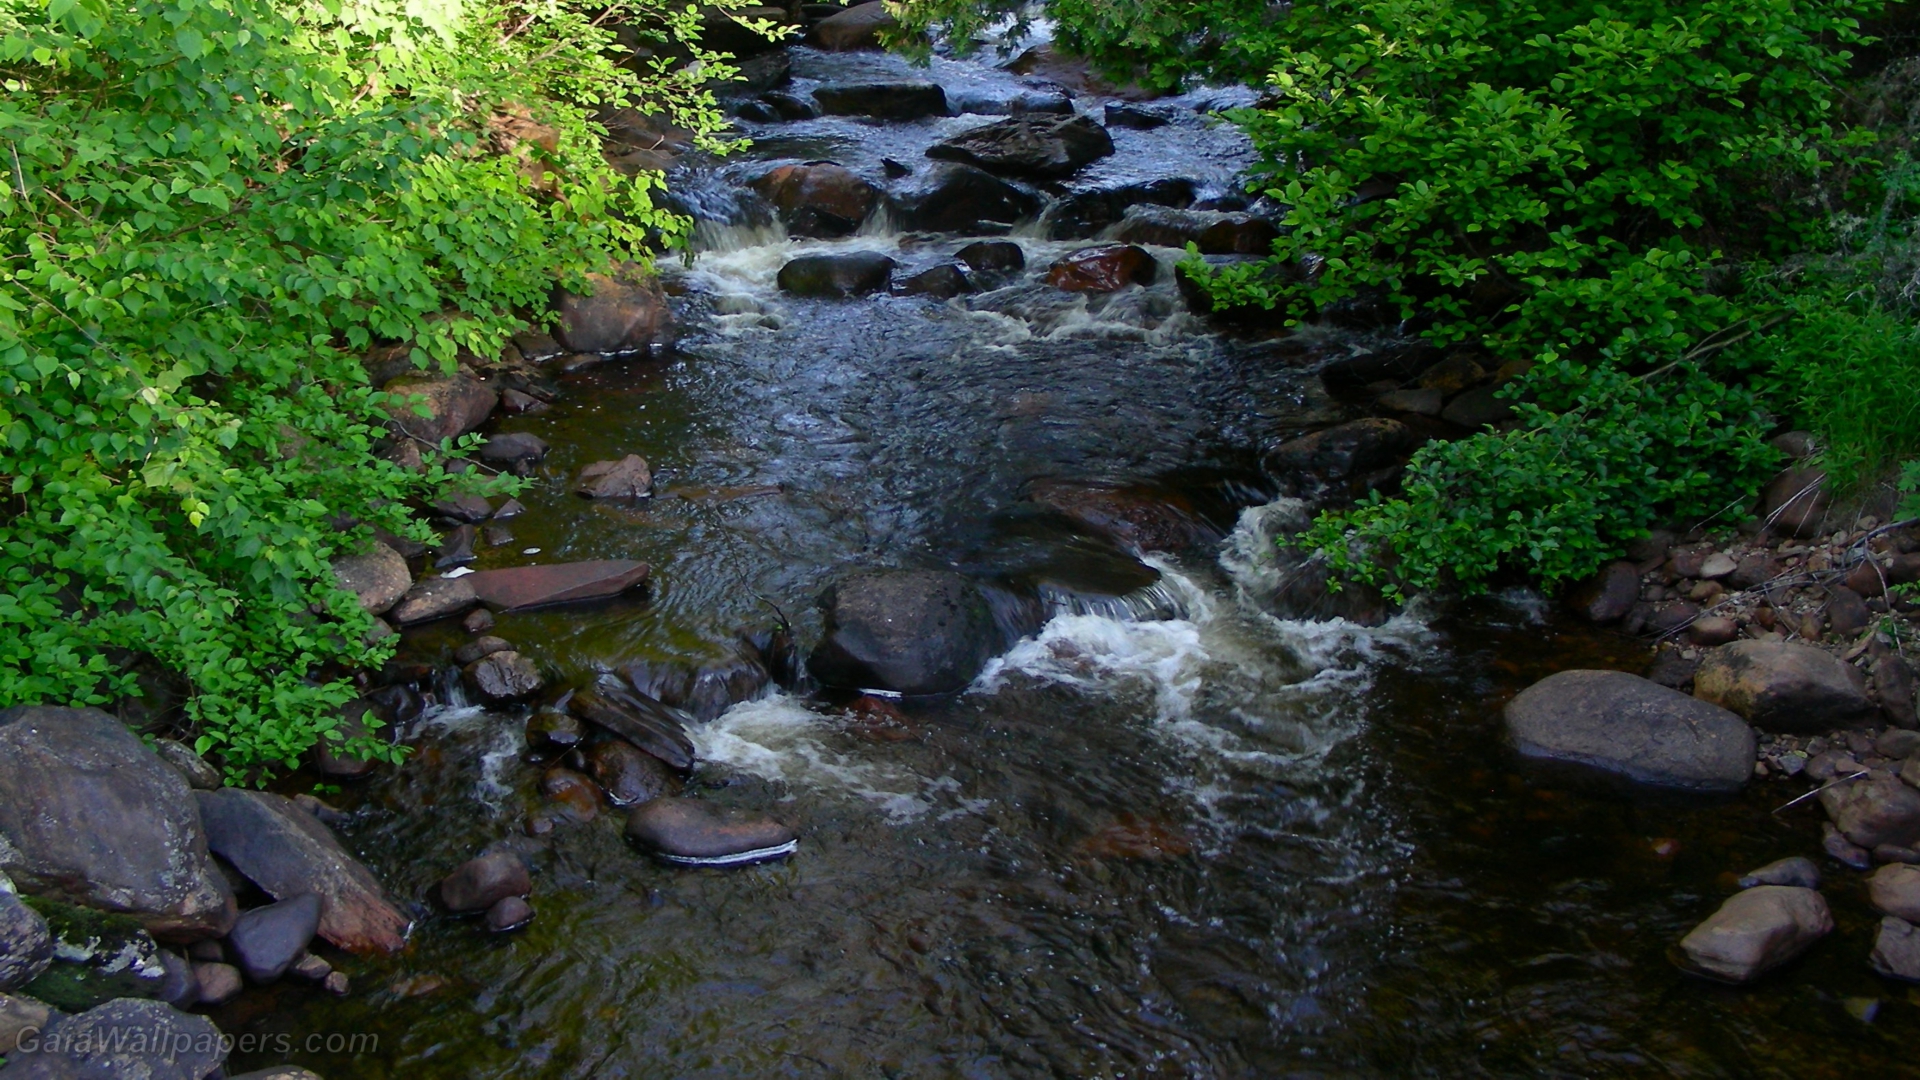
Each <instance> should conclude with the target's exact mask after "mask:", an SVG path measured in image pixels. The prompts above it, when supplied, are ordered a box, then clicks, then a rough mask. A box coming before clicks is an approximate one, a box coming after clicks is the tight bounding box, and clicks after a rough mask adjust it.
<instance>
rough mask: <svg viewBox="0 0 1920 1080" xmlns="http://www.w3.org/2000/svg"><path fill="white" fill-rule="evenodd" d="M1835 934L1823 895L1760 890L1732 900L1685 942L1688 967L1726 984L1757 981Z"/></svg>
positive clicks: (1768, 888)
mask: <svg viewBox="0 0 1920 1080" xmlns="http://www.w3.org/2000/svg"><path fill="white" fill-rule="evenodd" d="M1832 931H1833V915H1832V913H1830V912H1829V911H1828V910H1827V902H1826V900H1825V899H1823V898H1822V897H1821V896H1820V894H1819V893H1817V892H1815V891H1813V890H1812V889H1803V888H1798V887H1795V886H1791V885H1759V886H1755V887H1754V888H1751V889H1748V890H1746V891H1745V892H1740V893H1735V894H1734V895H1733V896H1730V897H1728V898H1727V902H1726V903H1724V904H1721V905H1720V910H1718V911H1716V912H1714V913H1713V914H1712V915H1709V916H1708V917H1707V920H1706V921H1705V922H1703V923H1701V924H1700V925H1699V926H1696V927H1694V928H1693V930H1692V932H1690V933H1688V934H1687V936H1686V937H1684V938H1682V939H1681V940H1680V952H1681V954H1682V955H1683V957H1684V963H1683V965H1682V966H1684V967H1685V968H1686V969H1687V970H1688V971H1691V972H1693V973H1694V974H1696V975H1703V976H1705V977H1707V978H1709V979H1716V980H1718V981H1720V982H1730V983H1743V982H1751V981H1752V980H1754V979H1757V978H1759V977H1760V976H1761V975H1764V974H1766V973H1767V972H1769V971H1771V970H1773V969H1774V968H1776V967H1779V966H1780V965H1781V964H1784V963H1786V962H1787V961H1789V960H1792V959H1793V958H1794V957H1796V956H1799V955H1800V954H1801V953H1803V952H1805V951H1806V950H1807V948H1808V946H1810V945H1812V944H1813V943H1814V942H1816V941H1818V940H1820V939H1821V938H1823V937H1825V936H1827V934H1829V933H1831V932H1832Z"/></svg>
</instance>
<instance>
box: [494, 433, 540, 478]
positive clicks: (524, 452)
mask: <svg viewBox="0 0 1920 1080" xmlns="http://www.w3.org/2000/svg"><path fill="white" fill-rule="evenodd" d="M546 456H547V441H546V440H545V439H542V438H541V437H539V436H538V435H532V434H528V433H527V432H524V431H516V432H511V433H508V434H505V435H495V436H493V437H492V438H490V439H488V440H487V441H486V442H485V443H484V444H483V445H482V446H481V447H480V460H482V461H487V462H492V463H493V464H495V465H497V466H499V467H501V468H504V469H507V470H508V471H510V472H514V473H517V474H518V475H520V476H527V475H530V474H531V473H532V471H533V466H534V465H536V464H538V463H539V462H540V461H541V460H542V459H544V458H545V457H546Z"/></svg>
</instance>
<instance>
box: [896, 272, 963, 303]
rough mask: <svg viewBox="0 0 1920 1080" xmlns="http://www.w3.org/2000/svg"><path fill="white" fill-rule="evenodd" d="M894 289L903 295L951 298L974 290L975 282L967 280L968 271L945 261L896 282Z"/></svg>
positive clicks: (941, 298) (938, 298) (937, 298)
mask: <svg viewBox="0 0 1920 1080" xmlns="http://www.w3.org/2000/svg"><path fill="white" fill-rule="evenodd" d="M893 291H894V292H896V293H899V294H900V295H902V296H930V297H932V298H934V299H936V300H951V299H953V298H954V297H956V296H960V295H963V294H965V293H970V292H972V291H973V283H972V282H970V281H968V280H967V274H966V271H964V270H962V269H960V268H959V267H957V266H954V265H953V264H951V263H943V264H941V265H939V266H936V267H933V268H932V269H930V270H922V271H921V272H919V273H917V274H915V275H913V276H912V277H910V278H906V279H905V280H903V281H901V282H899V283H898V284H896V285H895V286H894V287H893Z"/></svg>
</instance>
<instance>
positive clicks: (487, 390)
mask: <svg viewBox="0 0 1920 1080" xmlns="http://www.w3.org/2000/svg"><path fill="white" fill-rule="evenodd" d="M386 392H387V393H388V394H389V395H393V397H392V398H391V399H390V400H389V401H388V402H387V405H386V410H387V415H388V416H389V417H391V418H392V420H391V424H392V426H393V428H394V430H395V431H398V432H400V433H401V434H403V435H406V436H409V437H411V438H415V439H419V440H420V441H422V442H425V443H429V444H431V445H434V446H438V445H439V444H440V441H441V440H442V439H453V438H458V437H459V436H461V435H465V434H466V433H468V432H470V431H473V430H475V429H476V428H478V427H479V426H480V425H481V424H484V423H486V422H487V417H489V416H492V415H493V409H494V406H495V405H498V404H499V403H500V395H499V394H497V393H495V392H494V390H493V388H492V387H490V386H487V385H486V384H485V383H482V382H480V381H478V380H476V379H470V378H468V377H467V376H465V375H456V376H454V377H452V378H450V379H421V378H418V377H414V376H406V377H402V378H399V379H395V380H394V381H392V382H390V383H388V384H387V386H386ZM411 399H417V400H411ZM422 409H424V410H425V411H426V414H427V415H425V416H422V415H421V414H420V410H422Z"/></svg>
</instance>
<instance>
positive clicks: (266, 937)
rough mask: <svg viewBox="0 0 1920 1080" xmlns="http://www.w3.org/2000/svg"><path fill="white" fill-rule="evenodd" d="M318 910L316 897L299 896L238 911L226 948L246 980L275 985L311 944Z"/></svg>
mask: <svg viewBox="0 0 1920 1080" xmlns="http://www.w3.org/2000/svg"><path fill="white" fill-rule="evenodd" d="M320 908H321V900H320V897H319V895H318V894H316V893H302V894H301V895H299V896H295V897H290V898H289V899H286V900H282V901H280V902H278V903H274V904H268V905H267V906H265V907H257V908H254V909H253V910H251V911H244V912H241V914H240V918H239V919H237V920H235V922H234V924H233V932H232V933H230V934H228V935H227V948H228V950H229V951H230V952H231V953H232V954H233V957H234V961H235V962H236V963H237V964H238V965H239V967H240V970H241V971H242V972H244V973H245V974H246V976H247V978H249V979H251V980H252V981H254V982H256V983H260V984H262V985H265V984H267V983H270V982H277V981H278V980H279V978H280V976H282V975H285V974H286V973H287V969H288V968H290V967H292V966H293V962H294V961H295V960H298V959H300V957H301V956H303V955H305V954H306V951H307V946H308V945H310V944H312V943H313V935H314V934H316V933H318V932H319V929H320Z"/></svg>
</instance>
